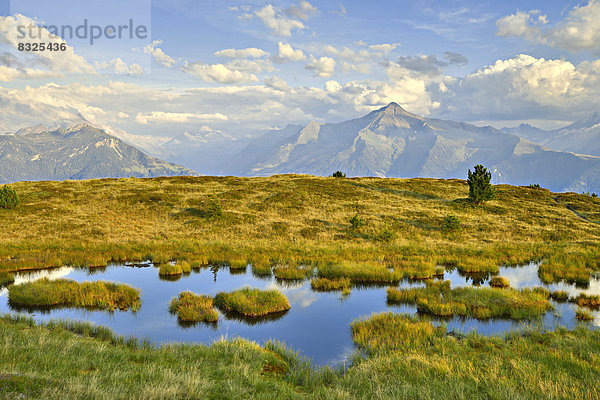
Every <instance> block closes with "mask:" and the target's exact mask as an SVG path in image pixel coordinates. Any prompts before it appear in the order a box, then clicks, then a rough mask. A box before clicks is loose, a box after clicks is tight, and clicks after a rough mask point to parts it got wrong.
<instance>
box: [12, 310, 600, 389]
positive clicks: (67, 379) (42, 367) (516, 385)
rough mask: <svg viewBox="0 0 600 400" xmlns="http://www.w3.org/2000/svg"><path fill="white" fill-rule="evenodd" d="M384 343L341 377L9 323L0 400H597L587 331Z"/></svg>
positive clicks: (281, 351) (243, 354) (284, 352)
mask: <svg viewBox="0 0 600 400" xmlns="http://www.w3.org/2000/svg"><path fill="white" fill-rule="evenodd" d="M382 325H383V326H384V327H386V326H387V325H388V324H387V323H382ZM374 326H375V325H374V324H373V325H371V327H374ZM406 330H407V332H411V331H412V329H411V328H407V329H406ZM376 331H377V332H381V331H382V330H381V329H375V328H374V329H373V332H376ZM381 339H382V340H381V342H379V345H380V347H379V348H378V351H377V352H376V353H375V354H373V355H372V356H368V357H353V358H351V359H349V360H348V362H346V364H345V367H346V368H345V369H342V368H339V369H337V368H336V369H333V368H316V367H314V366H311V365H310V363H309V362H307V361H306V360H305V359H304V360H303V359H300V358H298V356H297V355H296V354H295V353H294V352H293V351H291V350H289V349H287V348H286V347H285V346H284V345H282V344H280V343H279V344H275V343H273V342H270V343H267V344H266V345H265V347H266V349H264V348H261V347H259V346H258V345H256V344H253V343H250V342H248V341H245V340H233V341H224V340H218V341H216V342H215V343H214V344H213V345H211V346H206V345H198V344H175V343H174V344H169V345H164V346H161V347H158V348H156V347H153V346H140V345H139V342H138V341H137V340H135V339H134V340H129V339H127V340H123V338H120V337H116V336H114V335H112V333H111V332H110V330H108V329H106V328H102V327H97V326H91V325H89V324H81V323H73V322H69V323H65V322H51V323H48V324H44V325H43V326H42V325H38V324H36V323H34V322H33V320H31V319H26V318H16V317H7V316H4V317H1V318H0V353H1V354H2V363H1V365H0V375H1V376H2V377H3V378H4V380H3V381H2V383H3V385H0V393H2V390H4V391H5V393H6V392H7V391H9V390H10V391H11V392H10V394H8V395H5V396H4V397H7V398H28V396H29V397H33V398H39V399H48V400H53V399H60V400H71V399H82V398H85V399H88V398H94V399H114V400H121V399H128V400H129V399H134V400H137V399H165V400H171V399H196V398H198V399H200V398H202V399H203V398H207V399H229V398H255V399H273V398H286V399H370V398H377V399H417V400H424V399H427V400H442V399H450V400H455V399H476V400H480V399H481V400H483V399H486V400H487V399H508V398H514V399H527V400H528V399H536V400H537V399H547V398H554V399H575V400H580V399H581V400H584V399H585V400H591V399H597V398H599V397H600V388H599V387H598V376H599V375H600V332H599V331H597V330H593V329H590V328H588V327H587V326H586V325H581V326H579V327H578V328H577V329H575V330H573V331H566V330H564V329H559V330H557V331H554V332H543V333H540V332H536V331H534V330H526V331H525V332H523V333H512V334H509V335H506V336H504V337H483V336H480V335H477V334H469V335H467V336H464V337H460V338H457V337H455V336H451V335H447V336H442V337H439V338H435V339H434V340H431V342H430V344H429V345H426V346H414V347H405V348H401V349H397V350H394V347H397V346H398V343H401V342H399V341H392V340H385V339H386V337H382V338H381ZM400 339H402V337H400ZM415 339H416V338H415ZM40 344H43V351H40V350H39V346H40ZM387 346H389V347H387ZM5 393H2V394H5ZM30 393H31V394H30Z"/></svg>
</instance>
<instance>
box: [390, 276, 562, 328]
mask: <svg viewBox="0 0 600 400" xmlns="http://www.w3.org/2000/svg"><path fill="white" fill-rule="evenodd" d="M387 298H388V301H389V302H391V303H405V304H416V305H417V310H418V311H419V312H421V313H423V314H430V315H434V316H436V317H442V318H443V317H452V316H454V315H457V316H462V317H471V318H477V319H486V318H510V319H532V318H535V317H539V316H541V315H543V314H544V313H545V312H546V311H547V310H548V309H550V308H552V306H551V304H550V302H549V301H548V293H546V292H542V291H540V290H536V289H521V290H516V289H510V288H508V289H497V288H472V287H462V288H456V289H450V282H449V281H445V282H443V283H434V284H429V285H427V286H426V287H424V288H409V289H398V288H388V291H387Z"/></svg>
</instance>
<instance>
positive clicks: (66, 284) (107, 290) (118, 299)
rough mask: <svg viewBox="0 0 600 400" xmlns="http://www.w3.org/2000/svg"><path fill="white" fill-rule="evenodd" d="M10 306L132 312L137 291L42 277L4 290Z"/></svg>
mask: <svg viewBox="0 0 600 400" xmlns="http://www.w3.org/2000/svg"><path fill="white" fill-rule="evenodd" d="M8 299H9V302H10V304H11V305H15V306H17V307H25V308H47V307H83V308H92V309H104V310H109V311H114V310H116V309H117V308H118V309H120V310H123V311H125V310H127V309H129V308H131V309H132V310H133V311H136V310H138V309H139V308H140V306H141V300H140V290H139V289H136V288H133V287H131V286H129V285H125V284H117V283H113V282H105V281H96V282H83V283H78V282H75V281H73V280H69V279H56V280H49V279H48V278H42V279H39V280H37V281H34V282H29V283H25V284H22V285H13V286H11V287H10V288H9V289H8Z"/></svg>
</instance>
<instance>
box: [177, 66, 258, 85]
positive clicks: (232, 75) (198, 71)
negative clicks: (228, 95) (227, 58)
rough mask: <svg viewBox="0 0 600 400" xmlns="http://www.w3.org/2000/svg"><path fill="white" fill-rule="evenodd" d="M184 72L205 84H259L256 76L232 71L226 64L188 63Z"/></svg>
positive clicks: (183, 69) (184, 67)
mask: <svg viewBox="0 0 600 400" xmlns="http://www.w3.org/2000/svg"><path fill="white" fill-rule="evenodd" d="M182 71H183V72H186V73H188V74H191V75H193V76H195V77H197V78H199V79H201V80H203V81H205V82H219V83H249V82H258V78H257V77H256V75H255V74H252V73H248V72H242V71H239V70H235V69H230V68H229V67H228V66H226V65H224V64H202V63H201V62H197V63H193V64H189V63H186V64H185V65H184V66H183V68H182Z"/></svg>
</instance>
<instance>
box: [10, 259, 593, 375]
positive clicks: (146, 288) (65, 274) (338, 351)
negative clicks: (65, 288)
mask: <svg viewBox="0 0 600 400" xmlns="http://www.w3.org/2000/svg"><path fill="white" fill-rule="evenodd" d="M499 275H501V276H505V277H507V278H509V280H510V283H511V286H512V287H515V288H521V287H533V286H540V285H541V283H540V281H539V279H538V277H537V264H530V265H528V266H524V267H517V268H501V271H500V274H499ZM44 276H48V277H50V278H51V279H55V278H69V279H74V280H76V281H78V282H82V281H95V280H108V281H114V282H121V283H126V284H129V285H131V286H134V287H137V288H139V289H140V290H141V291H142V294H141V296H142V306H141V308H140V309H139V310H138V311H137V312H135V313H133V312H131V311H127V312H123V311H115V312H106V311H89V310H82V309H54V310H51V311H35V312H33V313H30V314H31V315H34V316H35V317H36V318H37V319H39V320H48V319H74V320H84V321H90V322H93V323H96V324H100V325H105V326H108V327H110V328H111V329H113V330H114V331H115V332H116V333H119V334H122V335H134V336H138V337H147V338H149V339H151V340H153V341H155V342H156V343H166V342H173V341H183V342H200V343H211V342H213V341H214V340H217V339H219V338H222V337H225V338H233V337H243V338H246V339H249V340H252V341H255V342H257V343H259V344H262V343H264V341H266V340H268V339H277V340H281V341H283V342H285V343H286V344H287V345H288V346H290V347H292V348H293V349H294V350H299V351H300V353H301V354H302V355H305V356H308V357H309V358H311V359H312V360H313V362H314V363H316V364H339V363H341V362H342V361H343V360H344V358H345V357H348V356H349V355H351V354H352V353H353V352H354V351H355V348H354V346H353V343H352V337H351V335H350V323H351V322H352V321H353V320H355V319H357V318H360V317H366V316H369V315H371V314H373V313H379V312H382V311H394V312H398V313H409V314H413V313H415V312H416V307H414V306H395V305H388V304H387V302H386V292H385V287H376V286H375V287H364V288H353V289H352V293H351V294H350V295H349V296H345V297H344V296H342V295H341V294H340V293H338V292H332V293H320V292H313V291H312V290H311V288H310V281H309V280H306V281H303V282H299V283H288V282H278V281H277V280H276V279H275V278H273V277H268V278H266V279H265V278H260V277H256V276H254V275H253V274H252V273H250V268H248V272H245V273H244V272H242V273H231V272H230V271H229V269H227V268H222V269H219V270H211V269H208V268H205V269H200V270H194V271H192V273H191V274H189V275H183V276H182V277H181V278H180V279H178V280H176V281H166V280H161V279H159V277H158V269H157V268H155V267H154V266H152V265H147V266H145V267H131V266H124V265H112V266H108V267H107V268H105V269H102V270H95V271H88V270H87V269H74V268H70V267H64V268H59V269H55V270H51V271H47V270H46V271H37V272H33V273H19V274H17V276H16V283H15V284H20V283H23V282H27V281H30V280H34V279H39V278H40V277H44ZM445 279H449V280H450V281H451V282H452V287H457V286H464V285H472V284H473V283H475V284H481V285H483V286H485V285H487V277H465V276H461V275H460V274H458V273H457V272H456V271H454V272H447V273H446V277H445ZM400 285H401V286H410V285H418V286H420V285H421V284H420V283H414V284H413V283H408V282H404V283H401V284H400ZM243 286H251V287H255V288H260V289H267V288H276V289H279V290H280V291H281V292H283V293H284V294H285V295H286V296H287V298H288V299H289V301H290V305H291V306H292V308H291V309H290V310H289V311H288V312H287V313H284V314H283V315H277V316H276V317H274V318H268V319H263V320H258V321H248V320H241V319H239V318H235V317H232V316H225V315H220V318H219V322H218V323H217V324H211V325H209V324H202V323H200V324H197V325H194V326H191V327H184V326H180V325H179V324H178V322H177V318H176V317H175V316H173V315H171V314H170V313H169V311H168V310H169V303H170V301H171V299H172V298H173V297H176V296H177V295H178V294H179V293H180V292H182V291H185V290H191V291H193V292H194V293H197V294H207V295H214V294H216V293H217V292H220V291H231V290H235V289H238V288H241V287H243ZM546 287H548V288H549V289H551V290H557V289H560V290H566V291H568V292H569V293H571V294H572V295H576V294H578V293H580V292H585V293H588V294H600V281H599V280H592V281H591V283H590V286H589V287H588V288H587V289H585V290H584V289H578V288H575V287H574V286H571V285H566V284H555V285H549V286H546ZM553 305H554V306H555V308H556V309H555V310H554V311H550V312H548V313H547V314H546V315H545V317H544V318H543V320H542V321H540V322H538V323H539V324H541V325H542V326H543V327H546V328H554V327H555V326H557V325H560V326H566V327H568V328H572V327H573V326H575V324H576V321H575V317H574V313H575V310H576V306H575V305H573V304H569V303H566V304H557V303H553ZM11 311H14V310H12V309H11V308H10V306H9V305H8V299H7V290H6V289H3V290H2V291H0V313H5V312H11ZM593 315H594V317H595V320H594V322H593V324H595V325H596V326H600V312H598V311H596V312H593ZM524 324H525V323H522V322H518V321H507V320H489V321H477V320H472V319H459V318H455V319H452V320H449V321H446V325H447V327H448V330H459V331H462V332H468V331H470V330H477V331H478V332H479V333H482V334H486V335H491V334H498V333H503V332H507V331H510V330H515V329H520V328H522V327H523V326H524Z"/></svg>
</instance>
